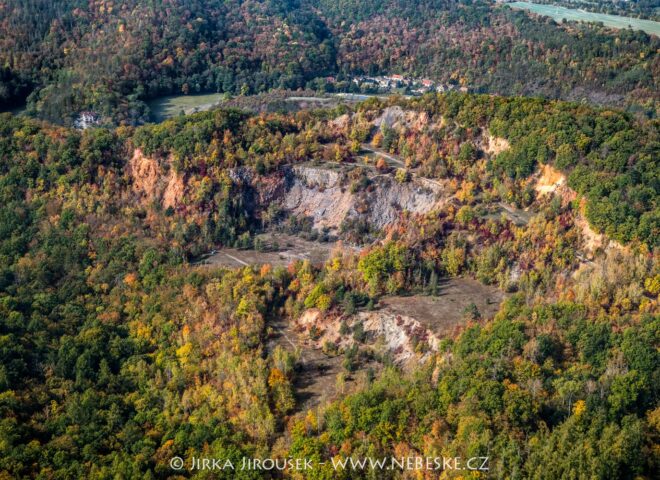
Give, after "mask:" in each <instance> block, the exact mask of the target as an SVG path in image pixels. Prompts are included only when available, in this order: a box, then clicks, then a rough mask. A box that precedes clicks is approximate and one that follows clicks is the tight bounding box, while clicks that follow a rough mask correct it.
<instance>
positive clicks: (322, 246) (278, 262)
mask: <svg viewBox="0 0 660 480" xmlns="http://www.w3.org/2000/svg"><path fill="white" fill-rule="evenodd" d="M258 238H259V239H260V240H261V241H262V242H263V244H264V246H265V247H266V248H267V249H268V250H267V251H257V250H254V249H249V250H239V249H237V248H222V249H220V250H216V251H213V252H211V254H209V255H206V256H204V257H203V258H202V259H200V260H199V261H198V262H197V265H201V266H223V267H229V268H240V267H245V266H248V265H263V264H266V263H268V264H270V265H273V266H287V265H289V264H290V263H292V262H295V261H297V260H309V261H310V262H311V263H312V264H313V265H320V264H323V263H324V262H325V261H326V260H327V259H328V258H330V256H331V254H332V252H333V250H335V249H339V250H346V249H347V248H353V247H348V246H346V245H344V244H343V243H342V242H341V241H337V242H326V243H323V242H312V241H309V240H304V239H302V238H300V237H295V236H293V235H285V234H279V233H278V234H265V235H261V236H259V237H258ZM271 249H272V251H271Z"/></svg>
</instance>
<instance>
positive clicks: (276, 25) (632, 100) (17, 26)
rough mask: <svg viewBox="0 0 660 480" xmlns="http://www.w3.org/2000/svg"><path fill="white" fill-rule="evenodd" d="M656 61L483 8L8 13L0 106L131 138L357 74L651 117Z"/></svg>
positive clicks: (301, 3) (0, 43) (273, 0)
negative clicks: (189, 104)
mask: <svg viewBox="0 0 660 480" xmlns="http://www.w3.org/2000/svg"><path fill="white" fill-rule="evenodd" d="M658 50H659V44H658V38H657V37H654V36H650V35H647V34H645V33H643V32H633V31H628V30H621V31H611V30H608V29H606V28H604V27H602V26H598V25H575V24H573V25H558V24H557V23H555V22H554V21H552V20H550V19H547V18H545V19H543V18H540V19H539V18H532V17H530V16H528V15H527V14H526V13H525V12H521V11H514V10H511V9H509V8H507V7H506V6H501V5H498V4H493V3H491V2H486V1H481V0H478V1H467V0H466V1H457V0H423V1H420V2H414V5H413V4H411V3H410V2H407V1H404V0H368V1H353V0H341V1H339V2H337V1H325V0H319V1H312V0H268V1H257V0H230V1H201V0H154V1H150V2H138V1H135V0H130V1H122V2H112V1H106V0H99V1H92V2H82V1H78V0H66V1H62V2H50V1H46V0H14V1H11V2H4V3H2V4H1V5H0V102H1V103H2V104H4V105H6V106H7V108H9V107H12V106H17V105H20V104H22V102H27V112H28V114H29V115H32V116H36V117H39V118H42V119H46V120H49V121H51V122H55V123H58V124H63V125H68V126H70V125H72V124H73V122H74V120H75V118H76V117H77V115H78V114H79V113H80V112H82V111H89V110H91V111H94V112H95V113H97V114H98V115H99V116H100V117H101V120H102V123H106V124H109V125H137V124H141V123H144V122H146V121H148V120H149V119H150V112H149V109H148V107H147V104H146V102H147V100H149V99H153V98H157V97H160V96H163V95H168V94H193V93H200V92H226V93H228V94H231V95H241V94H242V95H246V94H255V93H260V92H264V91H268V90H270V89H272V88H284V89H291V90H295V89H299V88H304V87H308V88H314V89H320V90H333V89H342V88H343V89H347V88H348V86H349V85H350V79H351V77H352V76H354V75H361V74H371V75H375V74H397V73H405V74H408V75H414V76H417V77H419V78H422V77H429V78H431V79H432V80H434V81H437V82H441V83H451V84H454V85H456V86H462V87H466V88H469V89H470V90H471V91H474V92H480V93H493V94H500V95H533V96H542V97H546V98H559V99H564V100H572V101H587V102H589V103H593V104H599V105H615V106H618V107H622V108H625V109H627V110H628V111H630V112H631V113H633V114H635V115H638V116H641V117H650V118H653V117H655V116H656V114H657V104H658V78H660V69H659V65H660V63H659V60H658ZM328 78H331V79H332V80H331V81H330V82H328V80H327V79H328Z"/></svg>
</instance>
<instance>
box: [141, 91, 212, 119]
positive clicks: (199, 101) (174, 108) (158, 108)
mask: <svg viewBox="0 0 660 480" xmlns="http://www.w3.org/2000/svg"><path fill="white" fill-rule="evenodd" d="M223 96H224V93H209V94H202V95H174V96H169V97H161V98H157V99H155V100H153V101H151V102H150V103H149V108H150V109H151V116H152V118H153V120H154V121H156V122H162V121H163V120H166V119H168V118H171V117H175V116H177V115H179V114H180V113H181V112H183V113H185V114H189V113H194V112H201V111H204V110H209V109H210V108H212V107H214V106H216V105H217V104H218V103H219V102H220V100H222V98H223Z"/></svg>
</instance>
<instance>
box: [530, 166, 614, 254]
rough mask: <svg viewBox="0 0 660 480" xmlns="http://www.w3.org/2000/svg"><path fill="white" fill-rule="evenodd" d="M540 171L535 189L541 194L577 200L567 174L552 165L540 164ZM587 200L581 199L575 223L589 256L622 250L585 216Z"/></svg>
mask: <svg viewBox="0 0 660 480" xmlns="http://www.w3.org/2000/svg"><path fill="white" fill-rule="evenodd" d="M539 170H540V171H539V173H538V174H537V178H536V183H535V184H534V190H536V193H537V194H538V195H539V196H542V195H557V196H559V198H561V201H562V204H564V205H567V204H568V203H570V202H572V201H573V200H575V199H576V198H577V196H578V194H577V192H576V191H575V190H573V189H572V188H570V187H569V186H568V184H567V182H566V176H565V175H564V174H563V173H562V172H560V171H559V170H557V169H555V168H553V167H552V166H551V165H540V167H539ZM584 209H585V200H584V199H582V200H581V201H580V209H579V211H578V212H577V213H576V215H575V225H576V226H577V228H578V229H579V230H580V233H581V235H582V241H583V244H582V248H583V250H584V253H586V254H587V256H588V257H593V254H594V253H595V252H596V250H599V249H604V250H612V249H614V250H621V249H622V248H623V246H622V245H621V244H620V243H618V242H616V241H614V240H610V239H609V238H607V237H606V236H605V235H603V234H601V233H598V232H596V231H594V230H593V229H592V228H591V226H590V225H589V222H588V221H587V219H586V218H585V216H584V213H583V212H584Z"/></svg>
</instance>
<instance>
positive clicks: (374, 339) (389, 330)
mask: <svg viewBox="0 0 660 480" xmlns="http://www.w3.org/2000/svg"><path fill="white" fill-rule="evenodd" d="M342 323H345V324H346V326H347V327H348V328H349V330H354V329H355V326H356V325H357V324H358V323H361V324H362V328H363V331H364V335H363V336H364V338H363V339H362V342H361V343H362V344H364V345H365V346H367V347H368V348H371V349H373V350H375V353H376V354H379V355H383V354H389V355H390V356H391V357H392V359H393V360H394V362H396V363H397V364H399V365H403V366H408V367H412V366H414V365H415V364H418V363H421V362H424V361H425V360H427V359H428V358H429V357H430V356H431V355H433V354H434V353H435V352H437V351H438V345H439V342H440V339H439V338H438V337H437V336H436V335H435V334H434V333H433V332H431V331H430V330H429V329H427V328H426V327H424V326H423V325H422V324H421V323H420V322H419V321H418V320H416V319H414V318H412V317H409V316H406V315H398V314H396V313H394V312H391V311H389V310H387V309H383V310H379V311H376V312H359V313H357V314H355V315H351V316H349V317H342V316H336V315H324V314H323V313H321V312H320V311H319V310H317V309H310V310H307V311H305V312H304V313H303V314H302V315H301V316H300V318H298V320H297V321H296V327H297V329H298V331H300V332H301V333H302V334H303V335H304V336H309V335H311V333H312V330H314V340H313V342H314V346H315V347H316V348H319V349H320V348H324V346H327V345H328V344H331V345H334V347H335V348H336V349H337V351H343V350H346V348H348V347H350V346H352V345H354V344H355V343H357V340H356V339H355V338H354V337H355V336H354V335H352V334H351V333H345V334H342V333H341V332H340V330H341V325H342Z"/></svg>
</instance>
